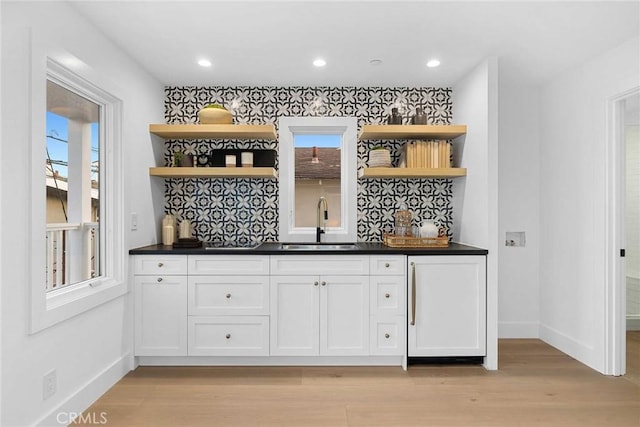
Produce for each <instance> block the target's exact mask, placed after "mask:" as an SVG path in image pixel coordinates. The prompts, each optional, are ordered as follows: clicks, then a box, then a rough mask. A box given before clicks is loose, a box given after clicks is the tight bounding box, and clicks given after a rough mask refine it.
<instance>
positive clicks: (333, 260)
mask: <svg viewBox="0 0 640 427" xmlns="http://www.w3.org/2000/svg"><path fill="white" fill-rule="evenodd" d="M271 274H272V275H276V274H280V275H292V274H294V275H309V274H317V275H321V274H342V275H367V274H369V257H368V256H350V255H315V254H314V255H302V256H296V255H282V256H278V255H276V256H272V257H271Z"/></svg>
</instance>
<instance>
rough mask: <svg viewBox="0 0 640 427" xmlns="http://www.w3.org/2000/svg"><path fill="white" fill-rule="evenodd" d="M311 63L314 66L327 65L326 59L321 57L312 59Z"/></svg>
mask: <svg viewBox="0 0 640 427" xmlns="http://www.w3.org/2000/svg"><path fill="white" fill-rule="evenodd" d="M313 65H315V66H316V67H324V66H325V65H327V61H325V60H324V59H322V58H318V59H315V60H314V61H313Z"/></svg>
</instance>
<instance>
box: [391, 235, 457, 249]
mask: <svg viewBox="0 0 640 427" xmlns="http://www.w3.org/2000/svg"><path fill="white" fill-rule="evenodd" d="M382 244H383V245H385V246H389V247H390V248H446V247H447V246H449V238H448V237H447V236H439V237H411V236H396V235H394V234H383V235H382Z"/></svg>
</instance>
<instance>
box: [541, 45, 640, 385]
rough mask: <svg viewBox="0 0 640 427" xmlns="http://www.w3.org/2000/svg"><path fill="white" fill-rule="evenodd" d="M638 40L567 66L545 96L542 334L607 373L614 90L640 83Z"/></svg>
mask: <svg viewBox="0 0 640 427" xmlns="http://www.w3.org/2000/svg"><path fill="white" fill-rule="evenodd" d="M639 52H640V46H639V39H638V38H634V39H632V40H629V41H628V42H626V43H624V44H622V45H621V46H619V47H618V48H615V49H612V50H611V51H609V52H606V53H604V54H602V55H600V56H598V57H596V58H593V59H592V60H590V61H589V62H587V63H585V64H584V65H582V66H579V67H577V68H574V69H571V70H568V71H566V72H563V73H562V74H560V75H559V76H557V77H556V78H554V79H552V80H551V81H550V82H548V83H547V84H545V85H544V86H543V87H542V89H541V96H540V105H541V110H540V205H541V215H540V218H541V220H540V321H541V325H540V337H541V338H542V339H543V340H545V341H546V342H548V343H550V344H552V345H554V346H556V347H557V348H559V349H560V350H562V351H564V352H565V353H568V354H569V355H571V356H573V357H574V358H576V359H578V360H580V361H581V362H583V363H585V364H587V365H589V366H591V367H592V368H594V369H596V370H598V371H601V372H605V354H604V353H605V325H606V324H607V320H606V319H605V303H606V271H605V270H606V268H605V267H606V242H607V236H606V213H607V204H608V203H609V202H610V201H609V200H608V199H607V188H606V182H607V173H606V172H607V170H606V162H607V160H606V159H607V147H606V142H607V134H606V112H607V101H608V99H609V98H610V97H612V96H614V95H616V94H620V93H622V92H623V91H625V90H628V89H630V88H633V87H637V86H638V76H639V75H640V68H639V64H640V58H639Z"/></svg>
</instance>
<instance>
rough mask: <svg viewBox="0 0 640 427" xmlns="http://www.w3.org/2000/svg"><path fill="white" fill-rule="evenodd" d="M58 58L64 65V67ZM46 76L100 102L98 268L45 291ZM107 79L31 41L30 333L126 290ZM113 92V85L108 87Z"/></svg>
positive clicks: (117, 135)
mask: <svg viewBox="0 0 640 427" xmlns="http://www.w3.org/2000/svg"><path fill="white" fill-rule="evenodd" d="M60 64H65V65H68V68H65V67H64V66H62V65H60ZM47 79H50V80H52V81H54V82H56V83H58V84H62V85H63V86H66V87H67V88H70V89H72V90H73V91H74V92H77V93H79V94H83V95H85V96H88V97H89V98H90V99H92V100H95V101H97V103H98V104H100V105H101V106H102V109H101V110H102V112H101V115H102V117H101V122H102V123H101V124H102V126H101V130H100V131H101V138H100V153H101V162H102V164H103V165H104V170H105V172H104V175H102V182H101V183H100V185H101V187H104V190H101V197H103V200H104V201H102V200H101V217H100V234H101V239H100V258H101V259H100V273H101V275H100V276H99V277H97V278H95V279H90V280H86V281H82V282H79V283H77V284H72V285H69V286H66V287H64V288H62V289H59V290H55V291H50V292H46V289H45V284H46V274H45V265H46V254H45V249H44V248H45V247H46V243H45V242H46V238H45V235H46V189H45V185H44V182H45V179H44V167H43V166H44V159H45V154H44V153H45V152H46V151H45V148H46V139H45V136H46V114H45V113H46V99H47V94H46V81H47ZM106 83H107V82H105V81H103V79H102V78H101V76H100V75H99V73H97V72H96V71H95V70H92V69H91V68H90V67H89V66H87V65H86V64H85V63H83V62H82V61H81V60H79V59H78V58H76V57H74V56H73V55H71V54H69V53H68V52H64V51H61V50H59V49H55V50H51V49H49V51H48V49H47V48H46V47H44V44H42V43H39V42H38V41H37V40H34V43H33V44H32V69H31V99H32V105H31V109H32V123H31V146H30V150H31V153H30V160H31V161H30V165H29V166H30V168H31V171H30V179H31V183H30V188H31V209H30V210H31V227H30V230H29V233H28V234H29V236H28V239H29V253H30V254H31V263H32V264H31V271H30V272H29V276H28V280H29V285H30V302H31V319H30V332H31V333H35V332H38V331H41V330H43V329H45V328H48V327H50V326H53V325H55V324H57V323H59V322H62V321H64V320H66V319H69V318H71V317H74V316H76V315H78V314H80V313H83V312H85V311H87V310H91V309H93V308H94V307H97V306H99V305H101V304H104V303H106V302H107V301H110V300H112V299H114V298H117V297H119V296H121V295H124V294H125V293H127V292H128V286H127V282H126V280H125V279H126V275H125V255H124V254H125V249H124V223H123V221H124V211H123V194H124V191H123V189H124V187H123V179H122V177H123V172H124V171H123V167H122V165H123V156H122V101H121V100H120V99H118V98H117V97H116V96H114V95H113V94H112V93H109V92H107V91H106V90H104V89H103V88H108V87H109V85H108V84H106ZM111 92H113V90H111Z"/></svg>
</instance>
